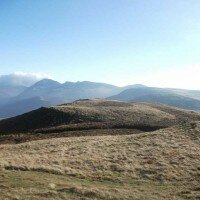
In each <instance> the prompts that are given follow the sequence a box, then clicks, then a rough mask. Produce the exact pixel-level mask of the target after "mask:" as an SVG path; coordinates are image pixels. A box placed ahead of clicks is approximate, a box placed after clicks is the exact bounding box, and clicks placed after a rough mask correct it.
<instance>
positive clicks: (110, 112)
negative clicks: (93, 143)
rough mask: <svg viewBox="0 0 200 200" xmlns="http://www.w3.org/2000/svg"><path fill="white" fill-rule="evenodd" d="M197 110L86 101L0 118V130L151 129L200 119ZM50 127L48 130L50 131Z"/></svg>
mask: <svg viewBox="0 0 200 200" xmlns="http://www.w3.org/2000/svg"><path fill="white" fill-rule="evenodd" d="M199 119H200V115H199V113H198V112H192V111H184V110H178V109H175V108H171V107H167V110H165V111H162V110H161V109H160V108H156V107H154V106H153V105H151V104H140V103H125V102H119V101H105V100H83V101H76V102H74V103H70V104H63V105H60V106H55V107H51V108H40V109H38V110H35V111H32V112H29V113H26V114H23V115H21V116H17V117H13V118H10V119H6V120H2V121H0V133H1V134H7V133H20V132H45V131H46V132H61V131H64V130H75V129H79V130H80V129H94V128H114V127H115V128H135V129H139V130H148V129H150V130H152V129H154V128H163V127H168V126H171V125H173V124H176V123H179V122H181V121H184V120H190V121H191V120H199ZM48 130H49V131H48Z"/></svg>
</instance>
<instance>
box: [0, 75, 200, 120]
mask: <svg viewBox="0 0 200 200" xmlns="http://www.w3.org/2000/svg"><path fill="white" fill-rule="evenodd" d="M95 98H108V99H110V100H120V101H129V102H148V103H156V104H166V105H170V106H175V107H178V108H183V109H190V110H200V91H199V90H184V89H174V88H172V89H171V88H155V87H147V86H145V85H141V84H135V85H128V86H125V87H118V86H115V85H111V84H106V83H96V82H90V81H82V82H79V81H78V82H68V81H67V82H65V83H59V82H57V81H54V80H51V79H42V80H39V81H36V80H31V81H27V80H24V81H19V80H17V79H16V80H15V77H14V78H9V77H6V76H4V77H0V118H8V117H13V116H17V115H20V114H23V113H25V112H29V111H31V110H35V109H37V108H40V107H49V106H54V105H58V104H63V103H69V102H73V101H76V100H79V99H95Z"/></svg>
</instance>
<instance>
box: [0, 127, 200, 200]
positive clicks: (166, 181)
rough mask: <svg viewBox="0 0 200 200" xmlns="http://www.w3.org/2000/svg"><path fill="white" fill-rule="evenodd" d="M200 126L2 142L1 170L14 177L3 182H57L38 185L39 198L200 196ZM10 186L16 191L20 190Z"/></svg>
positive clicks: (190, 197)
mask: <svg viewBox="0 0 200 200" xmlns="http://www.w3.org/2000/svg"><path fill="white" fill-rule="evenodd" d="M199 128H200V125H199V123H193V124H185V125H182V126H175V127H171V128H167V129H163V130H158V131H155V132H152V133H139V134H136V135H123V136H101V137H100V136H96V137H94V136H88V137H73V138H58V139H50V140H41V141H32V142H29V143H23V144H18V145H1V146H0V158H1V159H0V166H1V174H2V173H3V174H7V175H6V176H9V177H10V178H7V179H6V178H4V177H3V182H2V185H4V186H5V187H6V185H7V184H12V183H10V182H9V181H11V180H13V179H15V176H17V177H18V176H20V177H21V179H23V180H26V179H27V180H26V181H25V182H27V183H26V184H30V185H31V184H33V183H32V182H30V179H31V180H32V179H37V184H41V185H42V184H43V185H45V184H47V182H49V180H50V181H51V182H49V183H52V184H53V185H51V186H50V187H53V188H54V187H55V185H56V189H55V188H54V189H48V188H47V189H45V190H44V189H43V190H44V191H41V190H40V188H39V186H37V184H35V185H34V184H33V185H32V186H31V187H32V188H33V191H32V196H35V198H36V199H37V198H38V199H39V196H40V199H47V197H48V198H49V199H62V198H63V199H145V195H148V197H149V199H185V198H188V199H198V198H199V176H200V141H199V133H200V132H199ZM124 131H126V130H124ZM12 170H14V171H12ZM18 170H19V172H17V171H18ZM38 173H39V174H40V173H41V174H42V176H41V177H42V179H41V178H40V175H38ZM13 176H14V178H13ZM26 176H30V178H29V179H28V178H27V177H26ZM32 176H33V177H34V178H33V177H32ZM43 176H44V177H46V178H45V179H46V181H45V180H44V181H43ZM18 179H20V178H19V177H18ZM65 179H70V181H69V182H70V185H68V184H67V185H66V183H65V184H64V181H63V180H65ZM47 180H48V181H47ZM6 181H7V182H6ZM40 182H45V183H40ZM86 183H87V184H86ZM26 184H25V186H22V188H25V189H24V193H23V192H22V193H23V195H22V196H24V197H27V195H28V191H27V187H28V186H27V185H26ZM84 184H86V185H84ZM112 184H113V186H112V187H111V185H112ZM57 185H58V186H57ZM2 187H3V186H2ZM16 187H17V186H16ZM43 187H44V186H43ZM0 188H1V186H0ZM8 188H9V190H10V194H11V195H13V194H15V193H17V192H16V190H15V189H14V188H12V187H10V186H8ZM8 188H7V189H6V188H4V189H3V191H4V192H5V191H7V190H8ZM18 189H19V188H18ZM5 195H6V193H5ZM38 195H39V196H38ZM8 199H9V198H8ZM18 199H21V198H20V197H19V198H18ZM22 199H23V198H22Z"/></svg>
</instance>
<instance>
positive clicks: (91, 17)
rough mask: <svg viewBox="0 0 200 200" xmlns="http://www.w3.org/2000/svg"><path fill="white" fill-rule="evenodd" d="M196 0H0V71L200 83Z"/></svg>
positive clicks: (109, 80) (122, 80)
mask: <svg viewBox="0 0 200 200" xmlns="http://www.w3.org/2000/svg"><path fill="white" fill-rule="evenodd" d="M199 11H200V1H199V0H0V74H9V73H14V72H18V73H19V72H20V73H29V74H30V73H34V74H35V73H38V74H39V75H40V76H41V74H47V75H48V76H51V77H52V78H54V79H56V80H58V81H60V82H63V81H82V80H90V81H98V82H107V83H113V84H116V85H126V84H133V83H143V84H147V85H150V86H160V87H180V88H191V89H200V78H199V76H200V12H199Z"/></svg>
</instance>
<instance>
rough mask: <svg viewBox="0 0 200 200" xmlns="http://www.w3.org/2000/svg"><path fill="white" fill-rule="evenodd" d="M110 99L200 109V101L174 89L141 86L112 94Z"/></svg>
mask: <svg viewBox="0 0 200 200" xmlns="http://www.w3.org/2000/svg"><path fill="white" fill-rule="evenodd" d="M108 99H112V100H121V101H131V102H147V103H156V104H157V103H159V104H166V105H170V106H175V107H178V108H183V109H191V110H200V101H199V100H198V99H193V98H190V97H187V96H183V95H179V94H177V93H176V91H174V90H173V89H171V90H170V89H163V88H151V87H141V88H132V89H127V90H125V91H123V92H121V93H119V94H118V95H115V96H111V97H109V98H108Z"/></svg>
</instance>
